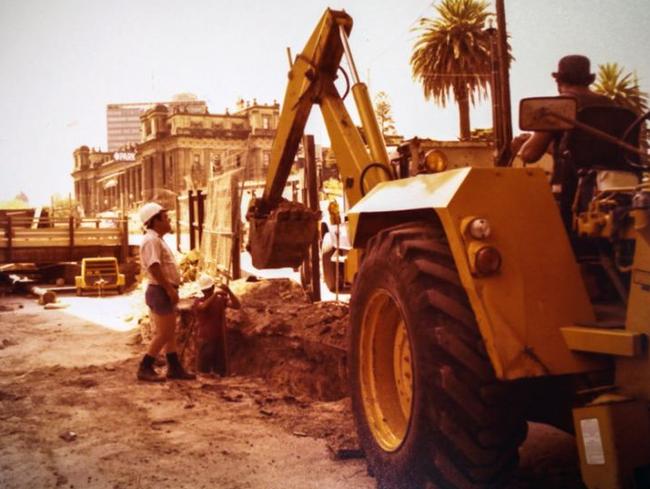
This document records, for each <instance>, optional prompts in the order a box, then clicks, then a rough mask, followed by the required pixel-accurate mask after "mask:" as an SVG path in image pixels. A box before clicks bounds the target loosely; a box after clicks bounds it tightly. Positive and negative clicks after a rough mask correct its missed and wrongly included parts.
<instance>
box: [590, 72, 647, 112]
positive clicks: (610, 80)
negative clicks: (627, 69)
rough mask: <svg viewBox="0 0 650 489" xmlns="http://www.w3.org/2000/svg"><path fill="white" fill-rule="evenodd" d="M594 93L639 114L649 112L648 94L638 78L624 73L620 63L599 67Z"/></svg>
mask: <svg viewBox="0 0 650 489" xmlns="http://www.w3.org/2000/svg"><path fill="white" fill-rule="evenodd" d="M594 91H596V92H598V93H601V94H603V95H605V96H606V97H609V98H610V99H612V100H613V101H614V102H616V103H617V104H618V105H621V106H623V107H627V108H628V109H632V110H633V111H635V112H637V113H639V114H641V113H643V112H646V111H647V110H648V94H647V93H645V92H642V91H641V88H640V87H639V82H638V80H637V78H636V76H634V75H633V74H632V73H624V72H623V67H621V66H619V65H618V63H605V64H603V65H598V75H597V77H596V82H595V84H594Z"/></svg>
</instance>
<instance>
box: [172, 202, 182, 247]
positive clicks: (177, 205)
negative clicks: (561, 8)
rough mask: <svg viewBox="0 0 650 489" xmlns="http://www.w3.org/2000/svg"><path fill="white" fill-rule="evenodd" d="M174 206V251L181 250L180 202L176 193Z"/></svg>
mask: <svg viewBox="0 0 650 489" xmlns="http://www.w3.org/2000/svg"><path fill="white" fill-rule="evenodd" d="M174 207H175V210H176V251H178V252H179V253H180V251H181V204H180V202H179V201H178V195H176V197H174Z"/></svg>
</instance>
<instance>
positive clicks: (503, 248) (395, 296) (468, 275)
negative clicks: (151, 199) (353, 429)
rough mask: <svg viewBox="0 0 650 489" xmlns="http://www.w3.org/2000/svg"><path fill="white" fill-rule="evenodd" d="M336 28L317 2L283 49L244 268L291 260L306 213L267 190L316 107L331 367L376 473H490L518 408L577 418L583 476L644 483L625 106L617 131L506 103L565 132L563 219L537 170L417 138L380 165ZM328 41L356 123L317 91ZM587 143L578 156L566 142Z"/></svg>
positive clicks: (648, 313) (643, 303)
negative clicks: (343, 332)
mask: <svg viewBox="0 0 650 489" xmlns="http://www.w3.org/2000/svg"><path fill="white" fill-rule="evenodd" d="M502 25H503V24H502ZM351 29H352V19H351V18H350V17H349V16H348V15H347V14H346V13H345V12H341V11H334V10H327V11H326V12H325V13H324V14H323V16H322V18H321V19H320V22H319V23H318V25H317V27H316V29H315V30H314V32H313V34H312V35H311V37H310V38H309V40H308V42H307V44H306V46H305V48H304V50H303V51H302V52H301V53H300V55H298V56H297V57H296V58H295V62H294V63H293V65H292V67H291V70H290V72H289V82H288V86H287V90H286V94H285V98H284V102H283V105H282V114H281V118H280V124H279V127H278V131H277V136H276V139H275V142H274V145H273V149H272V155H271V161H270V166H269V173H268V180H267V184H266V188H265V190H264V194H263V196H262V197H261V198H259V199H257V200H255V201H254V202H253V203H252V205H251V207H250V209H249V212H248V219H249V221H250V225H251V229H250V243H249V246H250V250H251V254H252V258H253V264H254V265H255V267H257V268H273V267H284V266H291V267H296V266H298V265H299V264H300V263H301V262H302V260H303V259H304V257H305V256H306V249H307V247H308V245H309V244H310V243H311V242H312V240H313V239H314V236H315V233H317V229H318V218H319V216H318V214H317V213H315V212H312V211H310V210H308V209H306V208H304V207H301V206H300V205H299V204H296V203H290V202H286V201H283V200H282V198H281V193H282V188H283V187H284V183H285V182H286V180H287V177H288V174H289V171H290V167H291V164H292V162H293V160H294V156H295V154H296V150H297V148H298V144H299V142H300V138H301V137H302V135H303V131H304V127H305V123H306V121H307V117H308V115H309V113H310V110H311V108H312V107H313V106H314V105H318V106H319V108H320V110H321V112H322V115H323V118H324V121H325V124H326V127H327V131H328V133H329V136H330V140H331V144H332V148H333V150H334V152H335V155H336V160H337V164H338V167H339V171H340V173H341V175H342V179H343V183H344V191H345V193H346V197H347V200H348V202H349V203H350V205H351V209H350V211H349V212H348V215H347V219H348V225H349V239H350V243H351V245H352V247H353V248H352V249H351V250H349V252H348V254H347V260H346V264H345V274H346V279H347V280H348V281H349V282H352V283H353V286H352V295H351V303H350V304H351V306H350V316H351V317H350V333H349V337H350V342H349V361H348V370H349V378H350V390H351V397H352V403H353V410H354V415H355V420H356V425H357V430H358V435H359V439H360V443H361V445H362V448H363V450H364V452H365V455H366V459H367V464H368V468H369V472H370V473H371V474H372V475H373V476H374V477H375V478H376V479H377V482H378V487H380V488H385V489H388V488H400V489H401V488H416V489H417V488H424V487H430V486H429V485H428V484H432V485H433V486H435V487H441V488H465V487H498V486H499V485H502V484H505V483H506V482H507V480H508V478H509V476H510V475H511V474H512V472H513V470H514V469H515V468H516V467H517V462H518V447H519V445H520V444H521V443H522V441H523V440H524V439H525V438H526V429H527V423H526V422H527V421H528V420H535V421H542V422H547V423H551V424H554V425H556V426H559V427H561V428H563V429H565V430H567V431H569V432H575V434H576V441H577V445H578V448H579V453H580V459H581V465H582V475H583V480H584V481H585V483H586V485H587V486H588V487H589V488H590V489H595V488H599V489H605V488H624V487H625V488H628V487H629V488H632V487H637V488H640V487H648V485H647V484H648V480H649V479H648V478H649V477H650V430H649V428H648V399H650V360H649V358H648V354H647V335H648V333H649V332H650V187H649V186H648V184H647V183H641V181H640V180H639V176H640V175H641V174H643V172H645V171H647V168H646V167H644V166H643V164H644V163H643V158H642V157H641V155H643V152H642V151H639V150H638V148H637V146H636V143H637V142H638V141H632V139H634V137H635V136H636V138H637V140H638V127H639V125H640V124H641V122H642V120H637V121H632V123H631V124H629V125H628V127H627V128H626V132H625V134H621V133H620V131H618V132H617V129H616V128H615V127H610V126H609V125H608V122H607V121H610V120H613V119H616V120H619V119H620V120H625V117H622V118H619V117H618V116H617V117H609V116H607V114H606V115H605V116H602V114H601V115H598V114H596V115H593V114H591V115H585V116H584V117H582V115H581V113H576V106H575V101H574V100H573V99H566V98H546V99H529V100H524V101H522V105H521V108H520V113H521V118H520V125H521V127H522V129H526V130H553V131H560V132H562V131H564V132H565V133H566V134H567V135H570V136H571V137H569V141H567V143H566V144H567V149H566V151H565V152H564V153H563V154H564V156H566V157H567V158H574V163H575V166H576V167H580V169H581V170H584V171H583V172H582V173H581V176H580V182H579V183H578V185H577V187H576V190H575V191H574V194H575V197H574V198H573V200H572V204H573V205H572V206H570V208H569V212H570V215H569V216H568V217H567V216H564V215H563V214H562V212H561V209H560V207H558V204H557V202H556V199H555V198H554V195H553V194H552V192H551V188H550V185H549V183H548V181H547V178H546V177H545V175H544V173H543V172H542V171H541V170H538V169H529V168H509V167H505V166H498V165H495V167H494V168H472V167H466V168H459V169H454V170H444V165H441V164H440V158H439V155H435V154H434V155H425V157H424V161H418V162H417V164H416V163H415V162H413V161H411V162H410V163H409V162H406V164H400V165H398V166H399V168H400V169H402V171H397V170H398V166H396V165H391V163H390V162H389V160H388V156H387V154H386V149H385V145H384V142H383V139H382V135H381V132H380V130H379V128H378V125H377V121H376V119H375V116H374V112H373V108H372V105H371V102H370V98H369V96H368V90H367V88H366V86H365V85H364V84H363V83H361V82H360V81H359V77H358V75H357V73H356V68H355V66H354V61H353V59H352V56H351V54H350V50H349V47H348V36H349V35H350V32H351ZM503 35H504V37H505V33H503ZM344 55H345V56H346V58H347V61H348V66H349V69H350V72H351V73H350V74H351V77H352V79H353V85H352V87H351V88H350V91H351V93H352V95H353V96H354V101H355V104H356V107H357V109H358V112H359V116H360V120H361V122H362V126H363V137H362V133H361V132H360V130H359V129H358V128H357V127H356V125H355V124H354V122H353V121H352V119H351V118H350V116H349V114H348V112H347V110H346V108H345V105H344V102H343V98H344V97H342V96H341V95H340V94H339V92H338V90H337V88H336V87H335V79H336V78H337V74H338V71H339V69H340V62H341V58H342V57H343V56H344ZM502 81H503V80H502ZM581 118H582V119H581ZM593 121H596V122H595V123H594V124H590V122H593ZM619 125H620V124H619ZM630 126H631V127H630ZM580 138H582V140H580ZM603 138H604V139H603ZM578 140H579V141H578ZM585 141H586V143H587V144H586V145H587V146H588V147H589V148H591V149H592V151H591V153H592V154H587V155H583V154H580V151H579V148H580V147H584V146H585ZM576 148H577V149H576ZM572 151H573V153H572ZM594 152H595V156H594ZM418 157H419V156H418V155H411V156H410V158H418ZM429 160H430V161H429ZM594 161H596V162H595V163H594ZM576 162H577V163H576ZM404 168H407V169H408V168H411V169H412V168H420V169H422V168H424V169H425V170H426V169H427V168H428V171H424V172H423V173H421V174H418V175H411V174H410V173H412V172H411V171H408V172H406V174H405V172H404ZM607 175H609V176H610V177H611V176H612V175H613V176H614V177H616V176H618V177H621V176H623V177H625V176H628V177H629V176H630V175H634V178H633V179H630V178H627V179H625V178H623V179H621V178H619V179H618V180H616V178H614V180H616V181H619V182H620V181H623V180H624V181H625V182H627V183H626V185H625V186H617V185H612V184H611V181H612V178H609V177H607ZM607 178H609V181H610V185H605V184H603V185H601V183H602V181H604V180H607ZM630 182H633V183H632V184H630ZM565 197H566V196H565ZM565 200H566V198H565ZM644 484H646V485H644Z"/></svg>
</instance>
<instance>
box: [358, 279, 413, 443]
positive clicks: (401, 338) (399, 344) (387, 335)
mask: <svg viewBox="0 0 650 489" xmlns="http://www.w3.org/2000/svg"><path fill="white" fill-rule="evenodd" d="M359 359H360V375H361V396H362V399H363V407H364V411H365V414H366V417H367V420H368V426H369V428H370V431H371V432H372V435H373V437H374V438H375V440H376V442H377V443H378V444H379V446H381V448H382V449H383V450H385V451H389V452H392V451H395V450H397V449H398V448H399V447H400V445H401V444H402V443H403V442H404V439H405V438H406V434H407V432H408V427H409V424H410V420H411V406H412V402H413V367H412V353H411V344H410V342H409V338H408V331H407V328H406V323H405V322H404V318H403V316H402V313H401V311H400V309H399V307H398V305H397V303H396V302H395V300H394V299H393V297H392V296H391V295H390V294H389V293H388V292H387V291H386V290H383V289H378V290H377V291H376V292H375V293H374V294H373V295H372V296H371V298H370V300H369V301H368V304H367V307H366V309H365V311H364V315H363V323H362V328H361V344H360V355H359Z"/></svg>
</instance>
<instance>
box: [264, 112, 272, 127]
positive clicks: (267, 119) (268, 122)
mask: <svg viewBox="0 0 650 489" xmlns="http://www.w3.org/2000/svg"><path fill="white" fill-rule="evenodd" d="M262 129H271V116H270V115H263V116H262Z"/></svg>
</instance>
